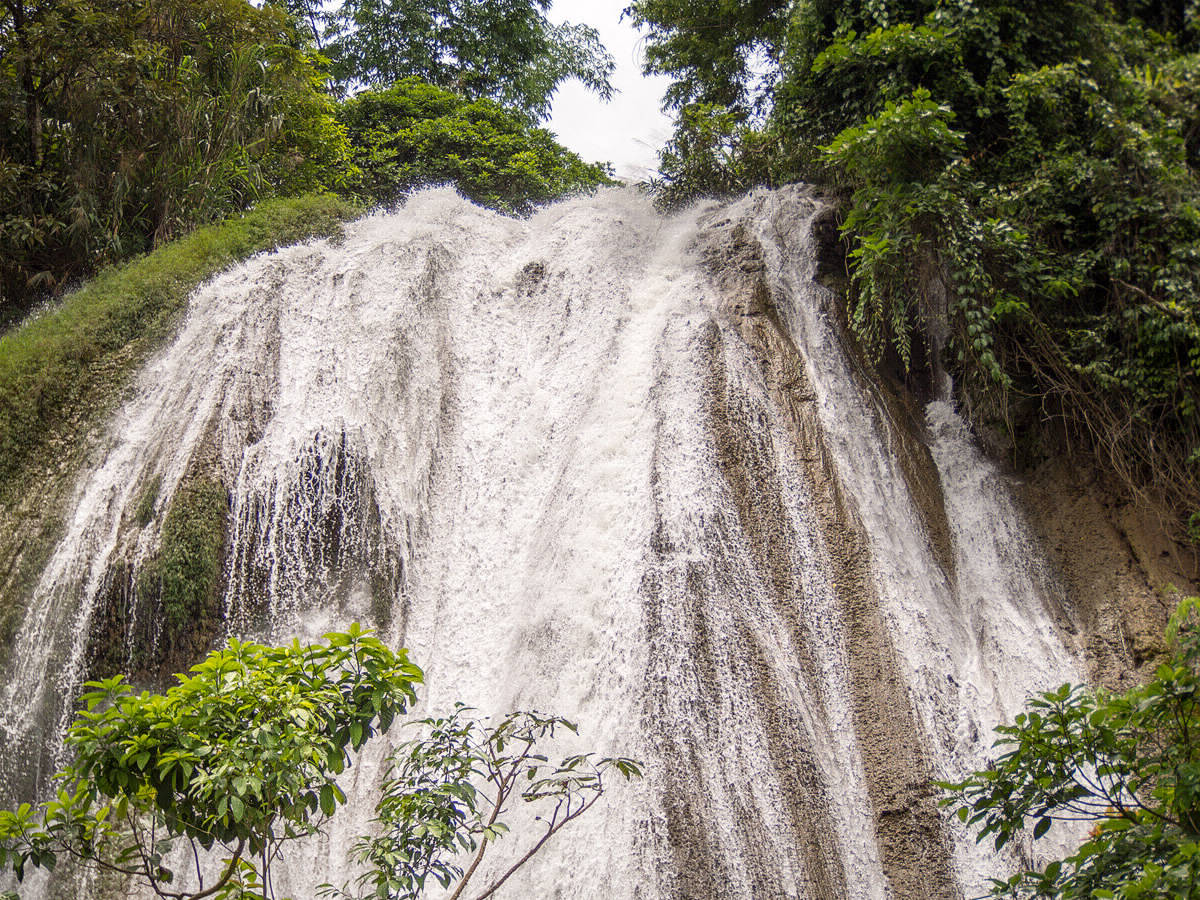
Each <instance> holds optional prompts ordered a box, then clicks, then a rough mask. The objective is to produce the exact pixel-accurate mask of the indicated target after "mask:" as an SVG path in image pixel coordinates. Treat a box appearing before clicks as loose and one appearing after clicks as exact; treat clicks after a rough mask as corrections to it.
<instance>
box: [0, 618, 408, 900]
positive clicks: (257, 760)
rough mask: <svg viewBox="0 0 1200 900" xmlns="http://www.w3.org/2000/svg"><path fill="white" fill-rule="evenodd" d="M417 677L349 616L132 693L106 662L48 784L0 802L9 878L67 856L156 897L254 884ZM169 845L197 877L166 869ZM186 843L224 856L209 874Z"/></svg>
mask: <svg viewBox="0 0 1200 900" xmlns="http://www.w3.org/2000/svg"><path fill="white" fill-rule="evenodd" d="M421 679H422V675H421V670H420V669H418V668H417V667H416V666H414V665H412V664H411V663H409V662H408V660H407V657H406V655H405V653H404V651H400V652H393V651H391V650H389V649H388V648H387V647H386V646H384V645H383V644H382V643H380V641H379V640H378V639H376V638H375V637H373V636H371V635H370V633H369V632H366V631H363V630H362V629H360V628H359V627H358V626H357V625H356V626H354V627H352V628H351V629H350V630H349V631H348V632H346V633H333V634H328V635H326V643H324V644H315V645H308V646H302V645H300V644H299V643H298V642H297V643H293V644H292V645H291V646H288V647H266V646H263V645H261V644H256V643H253V642H241V641H237V640H231V641H230V642H229V646H228V647H227V648H226V649H224V650H221V651H217V652H214V653H212V654H211V655H210V656H209V657H208V658H207V659H206V660H205V661H204V662H202V663H200V664H199V665H197V666H195V667H193V669H192V670H191V674H190V675H188V676H179V683H178V684H176V685H175V686H174V687H172V688H170V689H169V690H168V691H167V692H166V693H165V694H162V695H152V694H148V693H142V694H134V693H133V692H132V691H131V689H130V688H129V686H128V685H127V684H125V682H124V681H123V680H122V678H121V677H120V676H117V677H115V678H111V679H108V680H105V681H100V682H91V683H89V684H88V685H87V687H88V688H89V689H90V690H89V691H88V692H87V693H85V694H84V695H83V697H82V698H81V701H82V702H83V703H84V704H85V705H86V709H85V710H84V711H82V712H81V713H79V715H78V717H77V719H76V720H75V722H74V723H73V724H72V725H71V728H70V730H69V731H68V734H67V739H66V743H67V747H68V748H69V750H70V751H71V752H72V753H73V755H74V759H73V762H71V763H70V764H69V765H68V766H67V767H66V768H64V769H63V770H62V772H60V773H59V775H58V776H57V783H58V789H57V793H56V796H55V797H54V798H53V799H51V800H48V801H46V802H43V803H41V804H40V805H39V806H38V807H37V808H34V807H33V806H31V805H30V804H23V805H22V806H21V807H20V808H19V809H17V810H16V811H15V812H0V865H7V866H9V867H11V868H12V869H14V870H15V872H16V874H17V876H18V878H21V877H23V876H24V874H25V871H26V868H27V867H29V866H34V867H40V868H45V869H53V868H54V867H55V865H56V863H57V862H58V860H59V858H60V857H72V858H75V859H77V860H79V861H81V862H82V863H83V864H85V865H89V866H94V867H98V868H101V869H105V870H109V871H113V872H116V873H118V874H120V875H124V876H128V877H130V878H133V879H136V880H137V881H139V882H141V883H142V884H144V885H146V886H148V887H149V888H151V889H152V890H153V891H154V893H155V894H156V895H157V896H159V897H162V898H171V900H188V898H191V900H198V898H202V897H209V896H239V895H240V892H242V891H243V890H246V889H249V890H251V891H253V890H255V889H260V888H263V887H265V888H266V889H267V890H269V879H270V867H271V864H272V862H273V861H274V860H275V858H276V857H277V855H278V853H279V851H280V848H281V846H282V845H283V844H285V843H286V842H288V841H292V840H295V839H297V838H300V837H304V836H306V835H309V834H311V833H313V832H314V831H316V830H317V829H318V828H319V826H320V823H321V822H322V820H323V819H324V818H326V817H328V816H331V815H333V813H334V810H335V809H336V808H337V806H338V805H339V804H340V803H342V802H344V801H345V795H344V794H343V793H342V790H341V788H339V787H338V784H337V776H338V774H340V773H341V772H342V771H343V770H344V769H345V767H346V766H347V765H348V763H349V751H351V750H357V749H358V748H360V747H362V745H363V744H364V743H365V742H366V741H367V740H368V739H369V738H370V737H371V736H372V735H374V734H376V733H377V732H380V731H386V730H387V729H388V728H389V726H390V725H391V724H392V721H393V719H394V718H395V717H396V716H397V715H398V714H400V713H403V712H404V711H405V710H406V709H407V707H408V704H409V703H411V702H412V701H413V700H414V699H415V698H416V693H415V686H416V685H417V684H419V683H420V682H421ZM181 843H182V844H183V845H186V846H188V847H189V848H190V851H191V852H190V853H188V854H187V856H188V858H190V859H193V860H195V861H196V862H195V868H196V871H195V877H196V879H197V882H198V885H199V886H198V887H196V888H184V887H181V886H178V882H179V880H180V879H179V878H177V875H182V874H183V873H176V872H174V871H172V870H171V869H170V868H169V867H168V860H167V856H168V854H169V853H170V851H171V850H172V849H173V848H174V847H175V846H176V845H178V844H181ZM199 847H202V848H204V849H205V850H209V849H212V848H214V847H219V848H221V850H222V852H223V853H224V854H225V857H226V859H225V863H224V866H223V869H222V871H221V873H220V874H219V876H218V877H217V878H216V879H215V880H213V881H212V882H211V883H209V884H206V883H205V880H204V872H203V869H202V868H201V866H200V863H199V854H198V851H197V848H199ZM259 895H260V896H261V890H260V894H259ZM250 896H253V894H251V895H250Z"/></svg>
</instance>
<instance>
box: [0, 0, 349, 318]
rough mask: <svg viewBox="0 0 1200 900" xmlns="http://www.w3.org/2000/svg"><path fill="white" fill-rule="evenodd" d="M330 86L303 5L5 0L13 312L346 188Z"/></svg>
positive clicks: (0, 297)
mask: <svg viewBox="0 0 1200 900" xmlns="http://www.w3.org/2000/svg"><path fill="white" fill-rule="evenodd" d="M323 86H324V75H323V74H322V72H321V69H320V65H319V60H318V58H317V57H316V56H315V55H314V53H313V52H312V51H311V50H310V48H309V47H308V45H307V44H306V43H305V42H304V41H303V40H302V39H301V38H300V37H299V36H298V35H297V32H296V30H295V29H294V27H293V26H292V24H291V21H290V19H289V17H288V16H287V14H286V13H285V12H283V11H282V10H279V9H275V8H264V9H258V8H256V7H254V6H252V5H251V4H250V3H248V2H246V0H155V2H150V0H104V2H97V0H4V3H3V4H2V5H0V208H2V210H3V212H0V307H3V306H7V307H8V308H9V311H10V312H11V310H13V309H14V308H21V307H24V306H27V305H28V304H29V303H30V302H31V301H32V300H34V299H36V298H37V297H38V296H40V295H44V294H46V293H50V292H53V291H57V290H59V289H60V288H61V287H62V286H63V285H64V284H66V283H67V282H69V281H70V280H71V279H74V278H77V277H80V276H84V275H87V274H89V273H90V272H91V271H93V270H94V269H95V268H97V267H98V266H100V265H103V264H105V263H108V262H112V261H115V260H119V259H123V258H127V257H129V256H131V255H133V254H135V253H138V252H142V251H144V250H147V249H149V248H151V247H152V246H154V245H156V244H159V243H161V242H162V241H164V240H166V239H168V238H170V237H172V236H175V235H178V234H180V233H182V232H184V231H186V230H188V229H190V228H192V227H194V226H195V225H197V224H199V223H202V222H207V221H211V220H213V219H215V218H218V217H221V216H224V215H227V214H228V213H230V212H233V211H240V210H243V209H245V208H246V207H247V206H249V205H251V204H252V203H253V202H255V201H257V200H259V199H262V198H264V197H270V196H277V195H293V194H296V193H301V192H303V191H308V190H313V189H316V188H321V187H330V186H337V184H338V182H339V181H340V180H341V179H342V178H343V177H344V174H345V171H346V159H345V153H346V141H345V137H344V135H343V134H342V132H341V130H340V128H339V126H338V125H337V123H336V121H335V120H334V117H333V113H334V108H333V101H332V100H331V98H330V97H329V96H328V95H327V94H325V93H324V90H323ZM3 312H4V311H3V310H0V315H2V314H3Z"/></svg>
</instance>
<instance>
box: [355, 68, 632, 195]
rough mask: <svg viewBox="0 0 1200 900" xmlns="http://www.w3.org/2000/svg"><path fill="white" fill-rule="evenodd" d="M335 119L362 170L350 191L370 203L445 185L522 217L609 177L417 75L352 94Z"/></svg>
mask: <svg viewBox="0 0 1200 900" xmlns="http://www.w3.org/2000/svg"><path fill="white" fill-rule="evenodd" d="M338 117H339V119H340V121H341V122H342V124H343V125H344V126H345V127H346V130H347V133H348V135H349V139H350V143H351V147H352V156H351V158H352V161H353V163H354V166H355V168H356V169H357V170H358V172H359V173H360V174H359V175H358V176H357V177H356V179H355V181H354V182H353V188H352V189H353V190H354V191H355V192H356V193H358V194H359V195H360V196H361V197H362V198H363V199H364V200H366V201H367V202H368V203H371V204H376V205H378V204H382V205H385V206H386V205H390V204H392V203H395V202H396V201H397V200H399V199H400V198H401V197H403V196H404V195H405V194H406V193H407V192H408V191H410V190H412V189H413V188H414V187H419V186H421V185H430V184H448V183H449V184H454V185H455V186H456V187H457V188H458V189H459V190H460V191H461V192H462V193H463V194H464V195H465V196H466V197H468V198H470V199H471V200H473V201H474V202H476V203H479V204H481V205H483V206H490V207H492V208H494V209H499V210H501V211H503V212H508V213H517V214H525V213H528V212H530V211H531V210H532V209H533V208H534V207H535V206H537V205H538V204H542V203H546V202H549V201H550V200H555V199H558V198H559V197H562V196H564V195H566V194H570V193H574V192H578V191H587V190H594V189H595V188H596V187H597V186H599V185H602V184H606V183H609V180H610V179H609V175H608V171H607V170H606V169H605V167H603V166H600V165H589V164H587V163H585V162H584V161H583V160H582V159H580V158H579V157H578V156H577V155H576V154H574V153H571V152H570V151H569V150H566V149H565V148H563V147H562V146H561V145H559V144H558V143H557V142H556V141H555V140H554V136H553V135H552V134H550V132H548V131H545V130H544V129H541V128H536V127H534V126H532V125H530V124H529V123H528V122H527V121H526V120H525V119H524V118H522V117H521V116H519V115H516V114H515V113H513V112H512V111H510V110H508V109H505V108H504V107H502V106H500V105H499V104H498V103H495V102H493V101H491V100H474V101H470V100H467V99H465V98H463V97H461V96H459V95H456V94H454V93H451V92H450V91H447V90H444V89H442V88H439V87H435V86H434V85H431V84H428V83H426V82H423V81H420V80H419V79H416V78H406V79H404V80H403V81H400V82H398V83H397V84H395V85H393V86H392V87H390V88H388V89H387V90H382V91H364V92H362V93H360V94H357V95H355V96H354V97H351V98H350V99H348V100H346V101H345V102H344V103H343V104H342V107H341V109H340V110H339V112H338Z"/></svg>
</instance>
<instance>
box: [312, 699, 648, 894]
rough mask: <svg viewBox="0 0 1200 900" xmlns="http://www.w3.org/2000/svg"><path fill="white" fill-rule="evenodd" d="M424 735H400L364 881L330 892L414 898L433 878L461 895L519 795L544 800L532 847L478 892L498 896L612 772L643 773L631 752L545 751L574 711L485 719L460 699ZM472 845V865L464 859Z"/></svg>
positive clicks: (364, 859)
mask: <svg viewBox="0 0 1200 900" xmlns="http://www.w3.org/2000/svg"><path fill="white" fill-rule="evenodd" d="M417 724H419V725H421V726H423V727H424V728H425V729H426V732H427V733H426V735H425V736H424V737H422V738H420V739H418V740H414V741H409V742H407V743H404V744H402V745H400V746H399V747H398V748H397V749H396V750H395V752H394V753H393V754H392V756H391V768H390V770H389V773H388V776H387V778H386V779H385V781H384V786H383V791H382V793H381V795H380V798H379V802H378V803H377V804H376V824H377V825H378V826H379V834H377V835H376V836H373V837H364V838H362V839H360V841H359V842H358V844H357V846H356V847H355V851H354V852H355V856H356V858H357V860H358V862H359V863H360V864H363V865H364V866H365V867H366V871H365V872H364V873H363V875H361V876H360V877H359V878H358V880H357V882H356V887H357V891H350V890H349V889H347V888H342V889H340V890H339V889H336V888H332V887H327V889H326V891H325V895H326V896H330V897H340V898H347V900H349V898H367V897H372V898H386V900H416V898H417V897H419V896H420V895H421V893H422V892H423V891H424V889H425V886H426V883H427V882H429V880H430V879H431V878H432V879H433V880H434V881H437V882H438V884H440V885H441V886H442V887H443V888H447V889H449V888H451V887H453V891H452V892H451V894H450V900H458V898H460V897H462V896H464V891H466V889H467V885H468V884H469V883H470V881H471V879H472V877H473V876H474V875H475V874H476V872H477V870H478V868H479V864H480V863H481V862H482V861H483V857H484V854H485V853H486V852H487V849H488V847H489V846H490V845H491V844H492V843H494V842H495V841H497V840H499V839H500V838H501V837H503V836H504V835H505V834H507V833H508V831H509V827H508V826H507V825H506V824H505V823H504V821H503V819H502V818H501V817H502V816H503V815H504V814H505V813H506V812H507V811H508V809H509V807H510V805H511V803H512V801H514V800H515V799H517V798H520V800H521V801H522V802H524V803H526V804H532V805H536V806H537V807H538V816H537V820H538V822H539V823H540V828H541V830H540V833H538V834H535V835H527V836H525V837H526V840H527V843H528V848H527V849H526V852H525V853H523V854H522V856H521V857H520V858H519V859H518V860H517V861H516V862H515V863H514V864H513V865H512V866H510V867H509V868H508V869H507V870H506V871H504V872H503V873H502V874H500V875H499V876H498V877H496V878H495V879H494V880H493V881H492V882H491V883H489V884H488V885H487V886H486V887H485V888H483V889H482V891H481V892H480V893H478V894H477V895H475V900H484V898H486V897H490V896H491V895H492V894H494V893H495V892H496V891H497V890H499V888H500V886H501V885H502V884H504V883H505V882H506V881H508V879H509V878H511V877H512V875H513V874H514V873H515V872H516V871H517V870H518V869H520V868H521V867H522V866H523V865H525V863H527V862H528V861H529V860H530V859H532V858H533V856H534V855H535V854H536V853H537V852H538V851H540V850H541V849H542V847H544V846H545V845H546V843H547V842H548V841H549V840H550V839H551V838H552V837H553V836H554V835H556V834H557V833H558V832H559V831H561V830H562V829H563V828H564V827H565V826H567V825H568V824H570V823H571V822H573V821H575V820H576V819H578V818H579V817H580V816H582V815H583V814H584V813H586V812H587V811H588V810H589V809H591V808H592V807H593V806H595V804H596V803H597V802H598V801H599V800H600V797H601V796H602V795H603V794H604V790H605V784H604V779H605V776H606V775H608V774H610V773H612V774H617V775H620V776H622V777H624V778H626V779H629V778H640V777H641V774H642V773H641V765H640V764H639V763H637V762H636V761H634V760H631V759H623V758H602V759H598V758H596V757H595V756H594V755H593V754H590V753H586V754H580V755H573V756H568V757H565V758H563V759H561V760H559V761H557V762H551V761H550V760H549V758H548V757H547V756H545V755H544V754H543V753H542V752H540V749H541V746H540V745H541V744H542V743H544V741H545V739H547V738H553V737H554V733H555V731H556V730H558V729H565V730H568V731H571V732H574V731H575V730H576V728H575V725H574V724H572V723H571V722H568V721H567V720H566V719H562V718H558V717H555V716H543V715H541V714H539V713H534V712H514V713H510V714H509V715H507V716H505V717H504V718H503V719H502V720H501V721H500V723H499V724H497V725H494V726H487V725H485V724H484V723H483V722H481V721H479V720H478V719H476V718H474V717H473V716H471V715H470V710H468V709H467V708H466V707H464V706H461V705H459V706H458V707H456V708H455V711H454V712H453V713H452V714H451V715H450V716H447V717H445V718H433V719H425V720H423V721H421V722H419V723H417ZM462 854H468V855H469V862H467V868H466V870H465V871H464V869H463V868H462V865H460V863H459V861H458V860H459V859H461V856H462Z"/></svg>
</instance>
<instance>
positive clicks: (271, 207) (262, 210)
mask: <svg viewBox="0 0 1200 900" xmlns="http://www.w3.org/2000/svg"><path fill="white" fill-rule="evenodd" d="M356 211H357V210H356V208H355V207H354V206H352V205H351V204H349V203H347V202H346V201H344V200H340V199H338V198H336V197H332V196H328V195H320V196H317V195H310V196H306V197H301V198H298V199H289V200H273V201H270V202H267V203H263V204H261V205H259V206H258V207H256V208H255V209H253V210H252V211H250V212H248V213H245V214H244V215H241V216H238V217H235V218H232V219H229V220H227V221H225V222H223V223H220V224H218V225H212V226H209V227H206V228H201V229H199V230H197V231H195V232H193V233H192V234H190V235H188V236H187V237H185V238H182V239H180V240H178V241H175V242H173V243H170V244H167V245H165V246H163V247H161V248H159V249H158V250H155V251H154V252H153V253H150V254H148V255H147V256H145V257H142V258H141V259H137V260H135V261H133V262H130V263H126V264H123V265H120V266H115V267H112V268H110V269H107V270H105V271H103V272H101V273H100V274H99V275H98V276H96V278H95V279H93V280H92V281H91V282H89V283H88V284H86V285H84V286H83V287H82V288H81V289H79V290H78V291H76V292H75V293H73V294H71V295H69V296H68V297H67V298H66V299H65V300H64V301H63V302H62V303H61V305H59V306H58V307H57V308H55V309H54V310H53V311H50V312H48V313H45V314H44V315H41V316H38V317H36V318H34V319H32V320H31V321H29V322H27V323H26V324H25V325H23V326H21V327H18V328H14V329H12V330H10V331H9V332H7V333H6V334H4V335H3V336H0V501H3V500H5V499H11V497H12V496H13V491H14V490H16V491H19V490H21V489H22V485H21V482H22V480H23V479H22V478H21V475H22V473H23V472H25V471H27V470H28V468H29V466H30V465H31V464H35V463H37V462H38V456H39V453H41V452H42V451H43V450H45V449H46V447H47V446H48V441H49V439H50V438H51V437H52V436H53V435H54V434H56V433H57V432H59V431H61V430H62V429H63V428H64V427H72V428H73V427H76V426H78V424H79V423H80V421H81V419H82V420H88V419H90V417H92V416H95V415H97V414H99V413H100V412H103V411H104V409H103V404H101V405H99V406H97V404H96V402H95V400H96V398H97V397H98V396H103V395H105V394H106V393H107V394H109V395H112V394H113V391H112V389H113V388H119V387H120V386H121V385H122V384H124V383H125V382H126V381H127V379H128V378H129V377H130V376H131V374H132V373H133V372H134V371H135V370H136V368H137V367H138V365H139V364H140V363H141V362H143V361H144V360H145V358H146V356H147V354H148V353H149V352H151V351H152V350H153V349H154V348H155V347H156V346H158V345H159V344H160V343H161V342H162V340H163V339H164V338H165V337H166V336H167V335H168V334H169V333H170V331H171V328H172V326H173V324H174V323H175V322H176V321H177V319H178V315H179V313H180V312H181V311H182V310H183V309H184V308H185V307H186V305H187V299H188V296H189V295H190V294H191V292H192V291H193V290H195V289H196V288H197V287H198V286H199V285H201V284H202V283H203V282H205V281H207V280H208V279H210V278H211V277H213V276H214V275H216V274H217V273H218V272H220V271H221V270H222V269H224V268H226V267H228V266H230V265H231V264H233V263H235V262H238V261H240V260H242V259H245V258H247V257H249V256H252V255H254V254H255V253H259V252H262V251H264V250H270V249H274V248H275V247H280V246H283V245H286V244H290V243H296V242H298V241H301V240H304V239H306V238H310V237H315V236H327V235H331V234H334V233H336V232H337V231H338V230H339V228H340V225H341V223H342V222H343V221H345V220H346V219H347V218H348V217H350V216H351V215H353V214H354V213H355V212H356Z"/></svg>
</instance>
